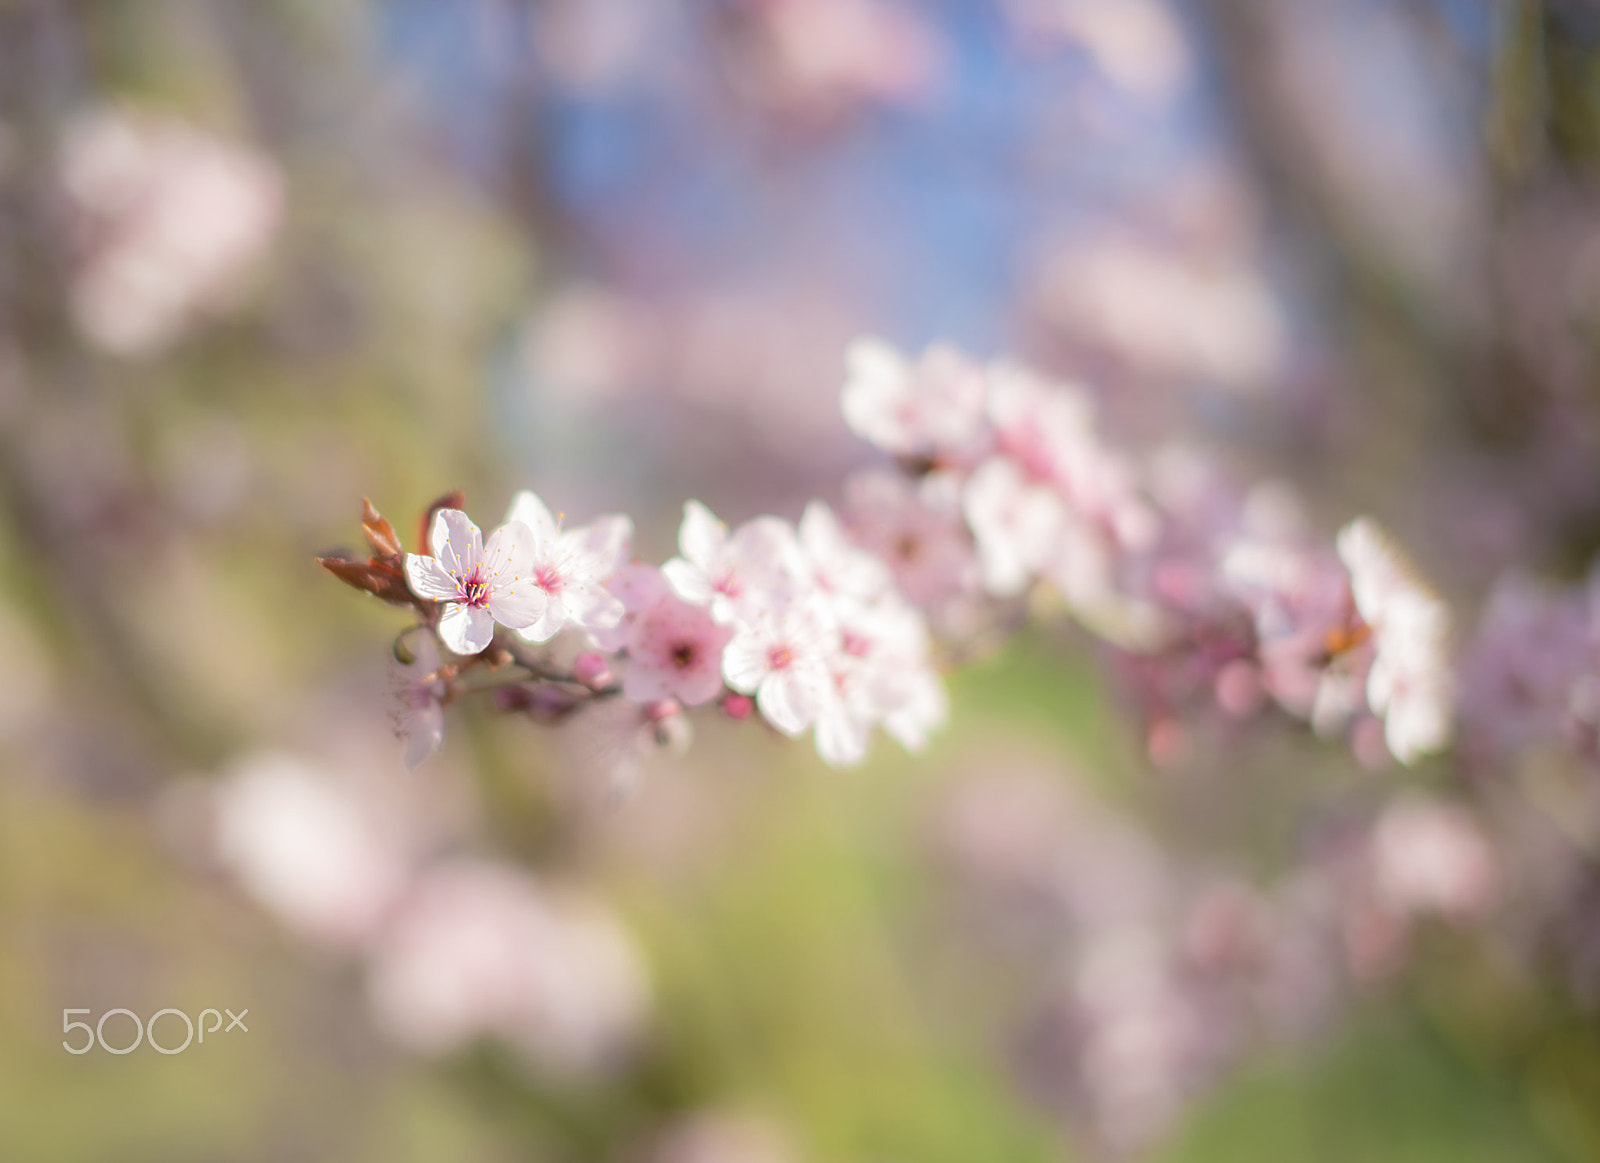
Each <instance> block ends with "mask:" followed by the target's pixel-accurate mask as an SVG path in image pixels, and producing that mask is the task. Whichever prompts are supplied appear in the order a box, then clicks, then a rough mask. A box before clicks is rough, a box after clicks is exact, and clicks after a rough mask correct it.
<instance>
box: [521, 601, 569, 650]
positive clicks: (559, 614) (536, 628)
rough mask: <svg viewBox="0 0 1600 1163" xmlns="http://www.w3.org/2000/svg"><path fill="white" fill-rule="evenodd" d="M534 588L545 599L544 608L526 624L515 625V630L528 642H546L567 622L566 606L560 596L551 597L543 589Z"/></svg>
mask: <svg viewBox="0 0 1600 1163" xmlns="http://www.w3.org/2000/svg"><path fill="white" fill-rule="evenodd" d="M534 588H535V589H536V590H537V592H538V593H539V596H540V597H542V598H544V600H545V601H544V609H543V610H542V611H540V614H539V616H538V617H537V618H535V619H534V620H533V621H532V622H529V623H528V624H527V625H526V626H518V627H516V631H517V633H518V634H520V635H521V636H522V637H523V638H524V639H525V640H527V641H529V642H548V641H550V639H552V638H554V637H555V636H556V635H557V634H559V633H560V632H561V627H563V626H565V625H566V624H567V606H566V603H565V602H563V601H562V600H561V599H560V598H552V597H550V596H549V595H548V594H546V593H545V592H544V591H543V590H538V588H537V587H534Z"/></svg>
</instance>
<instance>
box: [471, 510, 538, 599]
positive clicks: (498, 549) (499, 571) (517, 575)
mask: <svg viewBox="0 0 1600 1163" xmlns="http://www.w3.org/2000/svg"><path fill="white" fill-rule="evenodd" d="M538 547H539V538H538V535H537V534H536V533H535V532H534V531H533V529H532V528H531V527H530V526H529V525H528V524H527V522H525V521H507V522H506V523H505V524H504V525H502V526H500V528H498V529H496V530H495V531H494V532H493V533H491V534H489V540H488V542H487V543H485V545H484V547H483V568H484V572H485V573H486V574H487V575H488V577H489V580H490V582H491V583H504V584H508V585H514V584H518V583H520V582H523V581H529V584H532V583H531V578H532V575H533V567H534V562H535V556H534V555H535V551H536V550H537V549H538Z"/></svg>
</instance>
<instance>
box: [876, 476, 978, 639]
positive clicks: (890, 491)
mask: <svg viewBox="0 0 1600 1163" xmlns="http://www.w3.org/2000/svg"><path fill="white" fill-rule="evenodd" d="M960 490H961V483H960V481H958V480H957V479H956V478H955V477H954V475H952V474H949V473H932V474H930V475H928V476H926V477H924V478H922V480H920V481H909V480H907V479H906V478H905V477H903V476H900V475H899V474H897V473H890V472H878V471H869V472H862V473H857V474H855V475H854V476H852V477H851V478H850V479H849V480H848V481H846V482H845V501H846V511H847V513H848V514H849V521H850V529H851V532H852V533H853V534H854V535H855V538H856V540H857V542H858V543H859V544H860V545H861V546H862V548H863V549H866V550H868V551H869V552H871V553H872V554H873V555H874V556H875V557H877V558H879V559H880V560H882V561H883V562H885V563H886V564H887V565H888V567H889V569H890V570H891V571H892V572H893V574H894V580H895V584H896V586H897V587H898V588H899V590H900V592H901V593H903V594H904V595H905V596H906V598H907V599H908V600H909V601H910V602H911V603H912V604H913V605H915V606H918V607H920V608H922V609H924V610H930V609H933V608H935V607H938V606H942V605H944V604H946V603H947V602H949V601H951V600H952V599H954V598H956V597H959V596H961V595H964V594H967V593H971V592H974V591H975V590H976V589H977V586H978V561H977V557H976V554H975V552H974V549H973V544H972V534H971V533H970V532H969V531H968V530H967V526H966V523H965V521H964V520H963V518H962V515H961V492H960Z"/></svg>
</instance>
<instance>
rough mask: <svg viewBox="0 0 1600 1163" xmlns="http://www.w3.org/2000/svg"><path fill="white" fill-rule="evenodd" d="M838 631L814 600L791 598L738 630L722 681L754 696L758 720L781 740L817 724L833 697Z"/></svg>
mask: <svg viewBox="0 0 1600 1163" xmlns="http://www.w3.org/2000/svg"><path fill="white" fill-rule="evenodd" d="M838 648H839V635H838V631H837V630H836V629H835V627H834V625H833V621H832V619H831V618H830V617H829V616H828V614H827V611H826V609H825V608H824V607H823V606H822V604H821V603H820V602H819V601H818V600H816V598H814V597H809V596H808V597H804V598H797V599H791V600H789V601H787V602H785V603H784V604H783V605H782V606H781V607H780V608H779V609H777V610H775V611H772V612H769V613H767V614H764V615H763V616H761V617H760V618H758V619H756V620H755V621H752V622H748V623H745V624H743V625H741V626H740V627H739V629H738V632H737V633H736V634H735V635H734V638H733V641H731V642H730V643H728V647H727V649H726V650H724V651H723V654H722V676H723V678H724V679H726V680H727V683H728V685H729V686H730V687H732V688H733V689H734V690H736V691H738V692H739V693H741V694H746V695H754V696H755V700H756V706H757V708H758V709H759V710H760V711H761V714H762V716H763V717H764V718H765V719H766V720H767V722H769V723H771V724H772V725H773V726H774V727H776V728H777V729H778V730H780V731H782V732H783V733H784V734H785V735H798V734H800V732H802V731H804V730H805V729H806V728H807V727H808V726H810V725H811V724H812V723H813V722H815V721H816V718H817V716H818V714H820V713H821V711H822V708H823V706H824V704H825V702H826V700H827V699H828V697H829V695H830V693H831V684H832V681H833V679H832V676H831V675H830V673H829V670H828V664H829V661H830V659H831V658H832V657H833V655H834V653H835V652H836V651H837V650H838Z"/></svg>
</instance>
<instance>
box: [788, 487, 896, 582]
mask: <svg viewBox="0 0 1600 1163" xmlns="http://www.w3.org/2000/svg"><path fill="white" fill-rule="evenodd" d="M799 536H800V548H801V550H802V551H803V552H804V553H805V560H806V564H807V565H808V566H810V569H811V580H812V583H813V584H814V585H816V587H817V588H818V589H820V590H822V591H823V592H824V593H825V594H829V595H833V596H839V597H847V598H855V599H858V600H861V601H871V600H872V599H873V598H876V597H877V596H878V595H879V594H881V593H883V592H884V591H885V590H887V589H888V588H889V587H890V585H891V584H893V578H892V576H891V574H890V573H889V567H888V566H886V565H885V564H884V563H883V562H882V561H881V560H880V559H879V558H877V557H875V556H874V555H873V554H871V553H868V552H867V551H866V550H865V549H862V548H860V547H858V546H857V545H856V544H855V543H854V542H852V541H851V540H850V535H849V534H848V533H847V532H845V528H844V526H843V525H842V524H841V523H840V522H839V518H838V517H836V516H835V515H834V512H833V510H832V509H830V508H829V507H828V506H827V505H826V504H824V503H823V502H822V501H812V502H811V503H810V504H809V505H807V506H806V511H805V512H804V513H802V514H801V516H800V526H799Z"/></svg>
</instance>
